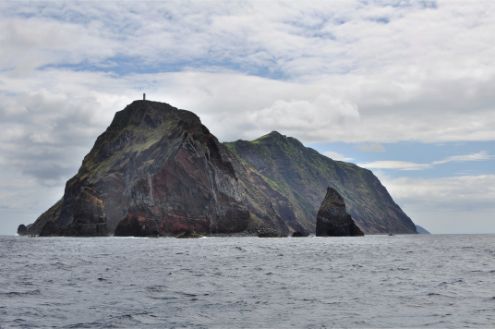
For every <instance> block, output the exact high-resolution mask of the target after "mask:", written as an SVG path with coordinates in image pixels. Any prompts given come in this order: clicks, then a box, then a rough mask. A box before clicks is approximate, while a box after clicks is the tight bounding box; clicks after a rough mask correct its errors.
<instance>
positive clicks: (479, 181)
mask: <svg viewBox="0 0 495 329" xmlns="http://www.w3.org/2000/svg"><path fill="white" fill-rule="evenodd" d="M376 174H377V175H378V176H379V177H380V179H381V181H382V183H383V184H384V185H385V186H386V187H387V189H388V190H389V192H390V193H391V195H393V196H394V199H395V200H396V202H397V203H398V204H399V205H400V206H401V207H402V209H403V210H404V211H405V212H406V213H407V214H408V215H409V216H411V218H412V219H413V221H415V222H416V223H417V224H420V225H424V226H425V227H426V228H428V229H430V230H431V231H432V232H434V233H495V228H494V226H493V214H494V213H495V204H494V202H493V200H495V175H493V174H490V175H477V176H453V177H441V178H422V179H421V178H410V177H409V178H407V177H398V178H391V177H388V176H386V175H383V174H382V173H376Z"/></svg>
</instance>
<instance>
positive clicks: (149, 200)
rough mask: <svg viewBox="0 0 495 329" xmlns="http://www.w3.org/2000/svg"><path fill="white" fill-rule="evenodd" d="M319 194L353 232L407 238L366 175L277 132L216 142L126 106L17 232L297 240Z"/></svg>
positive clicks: (180, 116) (162, 114)
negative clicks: (333, 201)
mask: <svg viewBox="0 0 495 329" xmlns="http://www.w3.org/2000/svg"><path fill="white" fill-rule="evenodd" d="M328 186H332V187H333V188H335V189H337V190H338V191H339V192H340V195H341V196H340V195H339V197H341V199H342V201H345V204H346V205H347V211H348V212H349V216H352V219H353V223H355V226H356V229H357V230H359V232H364V233H366V234H374V233H389V232H393V233H412V234H414V233H416V227H415V225H414V223H413V222H412V221H411V219H410V218H409V217H408V216H407V215H406V214H405V213H404V212H403V211H402V210H401V209H400V207H399V206H398V205H397V204H396V203H395V202H394V201H393V200H392V198H391V196H390V195H389V193H388V192H387V190H386V189H385V187H384V186H383V185H382V184H381V183H380V181H379V180H378V179H377V178H376V176H374V175H373V173H372V172H371V171H369V170H367V169H364V168H360V167H358V166H356V165H354V164H351V163H346V162H340V161H334V160H332V159H330V158H328V157H325V156H323V155H321V154H319V153H318V152H317V151H315V150H313V149H311V148H307V147H305V146H304V145H303V144H302V143H301V142H299V141H298V140H297V139H294V138H291V137H286V136H284V135H282V134H280V133H278V132H271V133H269V134H267V135H265V136H262V137H260V138H258V139H256V140H253V141H243V140H239V141H236V142H230V143H220V142H219V141H218V140H217V138H216V137H215V136H214V135H213V134H211V133H210V131H209V130H208V129H207V128H206V127H205V126H204V125H203V124H202V123H201V121H200V119H199V118H198V117H197V116H196V115H195V114H194V113H192V112H189V111H185V110H180V109H177V108H175V107H173V106H170V105H168V104H165V103H159V102H153V101H145V100H142V101H134V102H133V103H131V104H130V105H128V106H127V107H126V108H125V109H123V110H122V111H119V112H117V113H116V115H115V117H114V119H113V121H112V123H111V124H110V126H109V127H108V128H107V130H106V131H105V132H104V133H103V134H101V135H100V136H99V137H98V138H97V140H96V142H95V144H94V146H93V148H92V149H91V151H90V152H89V153H88V154H87V155H86V157H85V158H84V160H83V162H82V165H81V167H80V169H79V171H78V172H77V174H76V175H75V176H74V177H72V178H71V179H69V180H68V181H67V183H66V186H65V192H64V195H63V197H62V198H61V199H60V200H59V201H58V202H57V203H55V204H54V205H53V206H52V207H51V208H49V209H48V210H47V211H46V212H44V213H43V214H42V215H41V216H40V217H39V218H38V219H36V221H35V222H34V223H33V224H30V225H27V226H24V225H21V226H20V227H19V230H18V233H19V234H23V235H40V236H58V235H67V236H106V235H134V236H177V235H181V236H184V235H185V236H190V235H197V234H203V235H209V234H237V233H240V234H252V235H262V236H288V235H299V236H301V235H307V234H310V233H315V232H316V230H317V220H316V219H317V213H318V209H319V207H320V204H321V200H322V199H323V198H324V196H325V192H326V190H327V187H328ZM352 219H351V220H352ZM357 230H356V232H357Z"/></svg>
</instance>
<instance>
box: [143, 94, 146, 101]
mask: <svg viewBox="0 0 495 329" xmlns="http://www.w3.org/2000/svg"><path fill="white" fill-rule="evenodd" d="M145 100H146V93H143V101H145Z"/></svg>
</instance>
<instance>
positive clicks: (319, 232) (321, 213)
mask: <svg viewBox="0 0 495 329" xmlns="http://www.w3.org/2000/svg"><path fill="white" fill-rule="evenodd" d="M362 235H363V232H362V231H361V230H360V229H359V227H357V225H356V223H354V221H353V220H352V218H351V215H349V214H348V213H347V211H346V207H345V202H344V199H343V198H342V197H341V196H340V194H339V193H338V192H337V191H335V190H334V189H333V188H330V187H329V188H328V189H327V194H326V195H325V199H323V201H322V203H321V206H320V209H319V210H318V215H317V217H316V236H362Z"/></svg>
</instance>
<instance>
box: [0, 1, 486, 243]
mask: <svg viewBox="0 0 495 329" xmlns="http://www.w3.org/2000/svg"><path fill="white" fill-rule="evenodd" d="M494 58H495V2H494V1H492V0H478V1H475V0H473V1H461V0H449V1H440V0H439V1H429V0H424V1H421V0H418V1H412V0H411V1H407V0H394V1H392V0H390V1H389V0H376V1H371V0H359V1H352V0H348V1H347V0H346V1H339V0H335V1H311V2H309V3H308V2H306V3H304V4H303V3H302V2H296V1H250V2H248V1H197V2H195V1H192V2H189V1H167V2H146V1H139V2H138V1H120V2H112V1H100V2H97V1H95V2H92V1H84V2H83V1H81V2H75V1H67V2H64V1H57V2H43V1H35V2H29V1H22V2H21V1H2V2H0V131H1V133H0V235H2V234H15V231H16V229H17V226H18V225H19V224H20V223H25V224H27V223H31V222H33V221H34V220H35V219H36V218H37V217H38V216H39V215H40V214H41V213H42V212H43V211H44V210H46V209H48V208H49V207H50V206H51V205H52V204H53V203H54V202H55V201H57V200H58V199H60V198H61V197H62V195H63V190H64V185H65V182H66V181H67V179H69V178H70V177H72V176H73V175H74V174H75V173H76V172H77V169H78V168H79V166H80V164H81V162H82V159H83V157H84V155H85V154H87V153H88V152H89V150H90V149H91V147H92V145H93V143H94V141H95V139H96V137H97V136H98V135H99V134H101V133H102V132H103V131H104V130H105V128H106V127H107V126H108V125H109V123H110V121H111V120H112V118H113V115H114V113H115V112H116V111H119V110H121V109H123V108H124V107H125V106H126V105H127V104H129V103H131V102H132V101H133V100H135V99H139V98H141V97H142V96H141V95H142V93H143V92H146V94H147V98H148V99H151V100H156V101H162V102H167V103H169V104H171V105H174V106H176V107H179V108H183V109H187V110H190V111H193V112H195V113H196V114H198V115H199V116H200V118H201V120H202V121H203V123H204V124H205V125H206V126H208V127H209V128H210V130H211V131H212V132H213V133H214V134H215V135H216V136H217V137H218V138H219V139H220V140H221V141H232V140H237V139H247V140H249V139H254V138H257V137H259V136H261V135H264V134H266V133H268V132H270V131H273V130H277V131H279V132H280V133H282V134H284V135H288V136H292V137H295V138H298V139H299V140H301V141H302V142H303V143H304V144H305V145H307V146H309V147H312V148H314V149H316V150H318V151H319V152H321V153H322V154H325V155H327V156H329V157H331V158H333V159H336V160H343V161H350V162H353V163H356V164H358V165H360V166H362V167H365V168H369V169H371V170H372V171H373V172H374V173H375V175H377V176H378V177H379V178H380V180H381V181H382V183H383V184H384V185H385V186H386V188H387V189H388V190H389V192H390V193H391V195H392V197H393V198H394V200H395V201H396V202H397V203H398V204H399V205H400V206H401V207H402V209H403V210H404V211H405V212H406V213H407V214H408V215H409V216H410V217H411V218H412V219H413V221H414V222H415V223H417V224H419V225H422V226H424V227H425V228H427V229H428V230H430V231H431V232H433V233H439V234H441V233H495V218H494V217H495V216H494V215H495V202H494V201H495V143H494V140H495V92H494V90H495V64H494Z"/></svg>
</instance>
